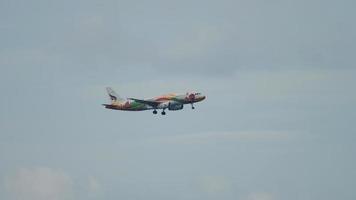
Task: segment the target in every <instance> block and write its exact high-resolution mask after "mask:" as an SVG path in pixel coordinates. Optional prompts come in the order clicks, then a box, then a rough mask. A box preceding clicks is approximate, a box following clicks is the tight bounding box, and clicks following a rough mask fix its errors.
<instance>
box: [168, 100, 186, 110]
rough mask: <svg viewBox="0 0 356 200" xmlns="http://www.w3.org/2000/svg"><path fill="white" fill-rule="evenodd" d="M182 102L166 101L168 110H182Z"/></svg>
mask: <svg viewBox="0 0 356 200" xmlns="http://www.w3.org/2000/svg"><path fill="white" fill-rule="evenodd" d="M182 109H183V104H181V103H177V102H169V103H168V110H182Z"/></svg>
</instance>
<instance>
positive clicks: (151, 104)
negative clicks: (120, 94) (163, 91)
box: [129, 98, 161, 107]
mask: <svg viewBox="0 0 356 200" xmlns="http://www.w3.org/2000/svg"><path fill="white" fill-rule="evenodd" d="M129 99H130V100H134V101H136V102H138V103H143V104H146V105H149V106H152V107H157V106H158V105H159V104H160V103H161V102H158V101H150V100H142V99H135V98H129Z"/></svg>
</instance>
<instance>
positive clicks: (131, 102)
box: [102, 87, 205, 115]
mask: <svg viewBox="0 0 356 200" xmlns="http://www.w3.org/2000/svg"><path fill="white" fill-rule="evenodd" d="M106 91H107V93H108V95H109V97H110V99H111V104H102V105H103V106H105V108H107V109H113V110H123V111H143V110H153V112H152V113H153V114H157V110H158V109H162V112H161V114H162V115H165V114H166V112H165V110H166V109H168V110H172V111H175V110H182V109H183V107H184V104H191V106H192V109H195V107H194V105H193V104H194V103H197V102H200V101H203V100H204V99H205V96H204V95H202V94H201V93H199V92H187V93H186V94H166V95H162V96H158V97H154V98H150V99H136V98H126V99H124V98H122V97H120V96H119V95H118V94H116V92H115V91H114V90H113V89H111V88H110V87H107V88H106Z"/></svg>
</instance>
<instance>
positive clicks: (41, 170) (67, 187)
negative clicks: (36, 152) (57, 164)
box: [5, 167, 73, 200]
mask: <svg viewBox="0 0 356 200" xmlns="http://www.w3.org/2000/svg"><path fill="white" fill-rule="evenodd" d="M5 187H6V189H7V191H8V192H9V193H10V196H11V197H12V199H16V200H68V199H72V197H73V196H72V195H73V191H72V190H73V180H72V179H71V177H70V176H69V175H67V174H66V173H64V172H63V171H61V170H56V169H51V168H47V167H35V168H21V169H19V170H17V171H16V172H15V174H13V175H11V176H8V177H7V178H6V179H5Z"/></svg>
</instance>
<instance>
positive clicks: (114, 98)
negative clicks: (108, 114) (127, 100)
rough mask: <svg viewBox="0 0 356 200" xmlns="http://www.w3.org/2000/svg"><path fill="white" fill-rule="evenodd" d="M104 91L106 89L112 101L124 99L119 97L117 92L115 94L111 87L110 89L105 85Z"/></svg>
mask: <svg viewBox="0 0 356 200" xmlns="http://www.w3.org/2000/svg"><path fill="white" fill-rule="evenodd" d="M106 91H107V93H108V95H109V97H110V99H111V102H112V103H113V102H120V101H124V99H123V98H121V97H120V96H119V95H118V94H116V92H115V91H114V90H113V89H111V88H110V87H107V88H106Z"/></svg>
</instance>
